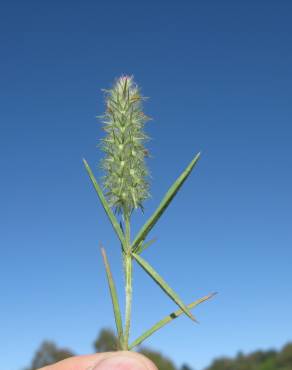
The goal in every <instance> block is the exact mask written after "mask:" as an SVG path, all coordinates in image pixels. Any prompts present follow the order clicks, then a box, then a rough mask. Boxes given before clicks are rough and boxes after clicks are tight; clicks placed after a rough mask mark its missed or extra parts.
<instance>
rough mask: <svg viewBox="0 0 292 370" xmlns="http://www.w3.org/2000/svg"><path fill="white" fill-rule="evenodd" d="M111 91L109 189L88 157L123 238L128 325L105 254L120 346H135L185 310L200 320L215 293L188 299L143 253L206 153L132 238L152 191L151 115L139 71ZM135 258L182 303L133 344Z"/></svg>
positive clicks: (106, 147) (106, 118)
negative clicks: (200, 309) (197, 310)
mask: <svg viewBox="0 0 292 370" xmlns="http://www.w3.org/2000/svg"><path fill="white" fill-rule="evenodd" d="M105 92H106V112H105V114H104V115H103V116H102V117H101V118H102V123H103V128H104V131H105V132H106V136H105V138H103V139H102V150H103V151H104V152H105V157H104V158H103V160H102V168H103V169H104V171H105V176H104V178H103V187H104V191H105V193H104V192H103V191H102V189H101V187H100V186H99V184H98V182H97V181H96V179H95V177H94V175H93V173H92V171H91V169H90V167H89V165H88V163H87V162H86V161H85V160H84V164H85V168H86V170H87V172H88V174H89V176H90V179H91V181H92V184H93V186H94V188H95V190H96V192H97V195H98V197H99V199H100V201H101V204H102V206H103V208H104V210H105V212H106V214H107V216H108V218H109V220H110V222H111V224H112V226H113V229H114V231H115V233H116V234H117V237H118V239H119V241H120V244H121V250H122V257H123V267H124V274H125V298H126V308H125V320H124V325H123V322H122V318H121V310H120V306H119V302H118V296H117V292H116V288H115V284H114V280H113V277H112V273H111V270H110V266H109V262H108V259H107V255H106V252H105V249H104V248H102V256H103V260H104V264H105V268H106V273H107V278H108V283H109V288H110V293H111V299H112V303H113V309H114V315H115V322H116V328H117V334H118V340H119V349H123V350H130V349H132V348H134V347H136V346H137V345H139V344H141V343H142V342H143V341H144V340H145V339H146V338H148V337H149V336H150V335H152V334H153V333H154V332H155V331H157V330H158V329H160V328H162V327H163V326H164V325H166V324H168V323H169V322H171V321H172V320H174V319H176V318H177V317H178V316H180V315H182V314H186V315H187V316H188V317H189V318H190V319H191V320H193V321H196V319H195V318H194V316H193V315H192V313H191V311H190V310H191V309H193V308H194V307H196V306H197V305H198V304H200V303H202V302H204V301H206V300H208V299H209V298H211V297H212V296H213V295H214V294H210V295H207V296H205V297H203V298H201V299H198V300H197V301H195V302H193V303H191V304H189V305H186V304H185V303H184V302H183V301H182V300H181V298H180V297H179V296H178V295H177V293H176V292H175V291H174V290H173V289H172V288H171V287H170V286H169V285H168V284H167V283H166V282H165V280H164V279H163V278H162V277H161V276H160V275H159V274H158V272H157V271H155V270H154V269H153V267H152V266H151V265H150V264H149V263H148V262H147V261H146V260H145V259H144V258H142V257H141V253H142V252H143V251H144V250H145V249H146V248H148V247H149V246H150V245H151V244H152V243H153V242H154V241H153V240H147V236H148V234H149V232H150V231H151V230H152V228H153V227H154V226H155V224H156V222H157V221H158V220H159V218H160V217H161V216H162V214H163V213H164V211H165V210H166V208H167V207H168V205H169V204H170V202H171V201H172V199H173V198H174V197H175V195H176V193H177V192H178V191H179V189H180V188H181V186H182V185H183V183H184V182H185V180H186V179H187V178H188V176H189V175H190V173H191V172H192V170H193V168H194V167H195V165H196V164H197V162H198V160H199V158H200V153H199V154H197V155H196V156H195V157H194V159H193V160H192V161H191V163H190V164H189V165H188V166H187V168H186V169H185V170H184V172H183V173H182V174H181V175H180V176H179V177H178V178H177V180H176V181H175V182H174V184H173V185H172V186H171V187H170V189H169V190H168V191H167V193H166V194H165V196H164V198H163V199H162V201H161V203H160V204H159V206H158V207H157V209H156V210H155V212H154V213H153V214H152V215H151V217H150V218H149V219H148V220H147V221H146V223H145V224H144V226H143V227H142V228H141V230H140V231H139V232H138V234H137V235H136V236H135V238H133V240H132V238H131V217H132V215H133V213H134V210H136V209H138V208H140V209H141V210H142V211H143V202H144V201H145V200H146V199H147V198H148V197H149V195H150V194H149V183H148V170H147V167H146V164H145V157H147V156H148V151H147V150H146V148H145V147H144V144H145V141H146V140H147V139H148V137H147V136H146V134H145V132H144V125H145V123H146V122H147V121H148V120H149V117H147V116H146V115H145V114H144V113H143V111H142V102H143V101H144V100H145V98H144V97H143V96H141V94H140V90H139V88H138V86H137V85H136V84H135V83H134V81H133V77H129V76H122V77H120V78H119V79H118V80H117V81H116V82H115V84H114V86H113V88H112V89H110V90H105ZM134 261H136V262H137V263H138V264H139V265H140V266H141V267H142V268H143V270H144V271H145V272H146V273H147V274H148V275H149V276H150V277H151V278H152V279H153V280H154V281H155V282H156V283H157V284H158V285H159V286H160V288H161V289H162V290H163V291H164V293H165V294H166V295H168V297H169V298H171V299H172V300H173V301H174V302H175V303H176V305H177V306H178V307H179V309H178V310H177V311H175V312H173V313H171V314H170V315H168V316H166V317H165V318H164V319H162V320H160V321H158V322H157V323H156V324H155V325H154V326H153V327H152V328H150V329H149V330H147V331H146V332H145V333H144V334H142V335H141V336H140V337H138V338H137V339H136V340H135V341H134V342H133V343H131V344H129V334H130V325H131V306H132V279H133V277H132V271H133V270H132V266H133V262H134Z"/></svg>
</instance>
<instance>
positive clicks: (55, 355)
mask: <svg viewBox="0 0 292 370" xmlns="http://www.w3.org/2000/svg"><path fill="white" fill-rule="evenodd" d="M72 356H74V353H73V352H72V351H70V350H69V349H66V348H58V347H57V346H56V344H55V343H54V342H50V341H44V342H43V343H42V344H41V345H40V348H39V349H38V350H37V351H36V353H35V355H34V357H33V359H32V361H31V365H30V366H29V367H28V368H26V370H36V369H40V368H42V367H44V366H47V365H51V364H54V363H56V362H58V361H62V360H65V359H66V358H68V357H72Z"/></svg>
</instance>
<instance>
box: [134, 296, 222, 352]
mask: <svg viewBox="0 0 292 370" xmlns="http://www.w3.org/2000/svg"><path fill="white" fill-rule="evenodd" d="M215 294H217V293H211V294H209V295H207V296H205V297H203V298H200V299H198V300H197V301H195V302H193V303H191V304H189V305H188V306H187V307H188V309H189V310H191V309H192V308H194V307H196V306H198V305H199V304H200V303H202V302H205V301H207V300H208V299H210V298H212V297H214V295H215ZM183 313H184V312H183V311H182V310H177V311H175V312H172V313H171V314H170V315H168V316H166V317H165V318H164V319H162V320H160V321H158V322H157V323H156V324H155V325H153V326H152V328H150V329H149V330H147V331H146V332H145V333H144V334H142V335H141V336H140V337H139V338H137V339H136V340H135V341H134V342H133V343H131V344H130V346H129V350H131V349H133V348H134V347H136V346H138V345H139V344H141V343H142V342H143V341H144V340H145V339H147V338H148V337H150V336H151V335H152V334H153V333H155V332H156V331H157V330H159V329H161V328H162V327H163V326H165V325H166V324H168V323H170V322H171V321H172V320H174V319H176V318H178V317H179V316H180V315H182V314H183Z"/></svg>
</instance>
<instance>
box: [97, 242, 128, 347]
mask: <svg viewBox="0 0 292 370" xmlns="http://www.w3.org/2000/svg"><path fill="white" fill-rule="evenodd" d="M101 254H102V258H103V262H104V265H105V270H106V275H107V280H108V285H109V290H110V293H111V299H112V304H113V310H114V315H115V321H116V327H117V332H118V337H119V343H120V346H121V345H122V343H123V340H124V339H123V338H124V336H123V324H122V316H121V310H120V306H119V300H118V295H117V290H116V286H115V283H114V279H113V276H112V273H111V269H110V265H109V262H108V258H107V255H106V252H105V249H104V248H101Z"/></svg>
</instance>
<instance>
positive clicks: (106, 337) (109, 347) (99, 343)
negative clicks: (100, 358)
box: [93, 329, 118, 352]
mask: <svg viewBox="0 0 292 370" xmlns="http://www.w3.org/2000/svg"><path fill="white" fill-rule="evenodd" d="M93 347H94V349H95V351H96V352H112V351H116V350H117V348H118V339H117V337H116V336H115V334H114V332H113V331H112V330H111V329H102V330H101V331H100V333H99V335H98V337H97V339H96V340H95V341H94V343H93Z"/></svg>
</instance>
